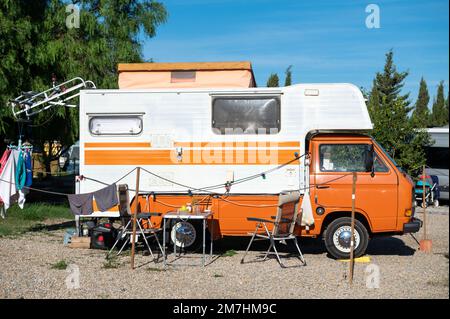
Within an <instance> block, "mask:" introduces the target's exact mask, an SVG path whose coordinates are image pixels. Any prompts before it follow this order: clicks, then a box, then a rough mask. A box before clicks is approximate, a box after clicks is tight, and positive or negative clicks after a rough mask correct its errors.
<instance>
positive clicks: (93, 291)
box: [0, 206, 449, 299]
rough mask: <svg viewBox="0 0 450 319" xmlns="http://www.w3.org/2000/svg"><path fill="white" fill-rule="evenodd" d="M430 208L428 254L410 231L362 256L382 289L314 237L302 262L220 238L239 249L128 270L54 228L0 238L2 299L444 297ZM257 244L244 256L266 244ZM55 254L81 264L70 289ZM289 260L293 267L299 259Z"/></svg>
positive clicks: (442, 216) (442, 247)
mask: <svg viewBox="0 0 450 319" xmlns="http://www.w3.org/2000/svg"><path fill="white" fill-rule="evenodd" d="M428 211H429V212H430V214H429V219H428V220H429V228H428V229H429V234H430V239H432V241H433V251H432V253H431V254H425V253H423V252H420V251H418V244H417V243H416V242H415V241H414V239H413V238H412V237H411V236H409V235H405V236H395V237H383V238H375V239H373V240H372V241H371V243H370V245H369V248H368V254H367V255H368V256H369V257H370V259H371V263H372V264H375V265H377V266H378V267H379V271H380V280H379V288H374V289H369V288H367V287H366V280H367V276H368V275H369V273H368V272H367V269H366V267H367V266H368V265H369V264H370V263H356V264H355V276H354V284H353V287H350V286H349V284H348V280H347V279H345V276H346V274H347V272H348V264H347V263H345V262H342V261H336V260H333V259H331V258H329V257H327V254H326V252H325V250H324V247H323V245H322V244H321V242H320V241H318V240H310V239H308V240H306V239H304V240H302V241H301V247H302V250H303V252H304V254H305V257H306V259H307V262H308V265H307V266H306V267H297V268H290V269H281V268H280V267H279V265H278V264H277V262H276V260H275V259H270V260H267V261H265V262H254V263H247V264H244V265H241V264H240V262H239V261H240V259H241V257H242V254H243V251H244V250H245V246H246V244H247V243H248V239H246V238H240V239H239V238H238V239H224V240H221V241H220V242H217V243H216V246H215V248H216V249H217V251H220V252H224V251H226V250H228V249H235V250H236V251H237V254H236V255H234V256H231V257H224V256H222V257H219V258H217V259H215V260H214V262H212V263H211V264H210V265H209V266H207V267H206V268H201V267H186V266H184V267H169V269H168V270H165V271H164V270H162V263H157V264H155V263H153V262H151V261H150V257H149V256H143V255H142V254H138V255H137V256H136V264H137V265H138V266H139V267H138V268H137V269H135V270H134V271H132V270H130V257H129V256H127V255H123V256H120V257H119V259H118V265H116V264H114V263H112V266H113V267H114V266H117V268H105V252H104V251H99V250H90V249H70V248H68V247H64V246H63V244H62V238H63V234H64V230H63V229H59V230H50V231H43V232H42V231H41V232H34V233H27V234H25V235H22V236H19V237H15V238H0V298H22V297H23V298H119V297H120V298H127V297H130V298H133V297H138V298H221V299H225V298H449V279H448V274H449V263H448V252H449V209H448V206H446V207H440V208H437V209H436V208H432V209H431V208H430V209H428ZM417 216H418V217H419V218H422V216H423V215H422V214H421V213H418V214H417ZM416 237H417V238H418V239H420V238H422V233H419V234H416ZM258 244H259V245H257V246H255V250H253V251H252V252H251V253H250V254H249V256H248V257H249V259H248V260H249V261H251V259H252V257H256V256H259V255H260V254H261V252H262V251H264V249H265V248H266V247H267V246H265V245H264V244H263V243H258ZM60 260H65V261H67V263H69V264H75V265H76V266H77V267H78V268H79V271H80V277H79V278H80V287H79V288H78V289H69V288H67V285H66V279H67V276H68V275H69V269H66V270H58V269H53V268H52V265H54V264H55V263H57V262H58V261H60ZM286 264H287V265H295V264H296V259H295V258H289V259H286ZM365 270H366V271H365Z"/></svg>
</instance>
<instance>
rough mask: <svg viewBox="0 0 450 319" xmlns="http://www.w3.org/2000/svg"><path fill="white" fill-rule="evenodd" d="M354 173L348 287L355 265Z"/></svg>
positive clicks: (351, 282)
mask: <svg viewBox="0 0 450 319" xmlns="http://www.w3.org/2000/svg"><path fill="white" fill-rule="evenodd" d="M356 180H357V175H356V172H353V183H352V217H351V220H352V221H351V232H350V262H349V272H350V276H349V282H350V285H352V284H353V269H354V265H355V259H354V250H355V199H356V195H355V193H356Z"/></svg>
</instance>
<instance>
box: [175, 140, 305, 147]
mask: <svg viewBox="0 0 450 319" xmlns="http://www.w3.org/2000/svg"><path fill="white" fill-rule="evenodd" d="M174 146H175V147H211V148H213V147H215V148H217V147H300V142H276V141H273V142H269V141H254V142H175V143H174Z"/></svg>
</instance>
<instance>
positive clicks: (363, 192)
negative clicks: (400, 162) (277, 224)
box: [311, 141, 398, 232]
mask: <svg viewBox="0 0 450 319" xmlns="http://www.w3.org/2000/svg"><path fill="white" fill-rule="evenodd" d="M370 146H371V144H368V143H364V142H355V143H351V142H349V143H347V142H344V143H343V142H339V143H336V142H334V141H332V142H331V141H320V142H319V141H318V142H316V143H313V145H312V147H313V153H314V154H315V155H316V156H314V159H313V162H312V167H311V168H312V170H313V172H312V174H311V183H312V184H313V185H311V186H313V187H312V188H311V193H312V194H311V195H312V198H311V201H312V205H313V209H314V212H315V211H316V208H317V207H319V206H320V207H323V208H325V214H323V215H322V216H317V214H315V218H318V219H321V218H324V217H325V216H326V214H327V213H329V212H334V211H347V212H348V211H351V204H352V197H351V192H352V191H351V189H352V172H353V171H356V172H357V174H358V175H357V176H358V177H357V178H358V179H357V182H356V202H355V203H356V210H357V211H359V212H361V213H363V214H365V215H366V217H367V218H368V221H369V224H370V226H371V229H372V231H373V232H381V231H392V230H395V229H396V225H397V204H398V203H397V196H398V195H397V189H398V187H397V186H398V179H397V174H396V173H395V171H394V169H393V168H392V167H390V166H389V164H388V162H387V160H386V159H385V160H383V158H382V156H381V154H380V153H377V152H376V151H375V152H376V154H375V175H374V176H373V177H372V176H371V173H370V172H365V164H364V162H365V161H364V157H365V156H364V152H365V151H367V149H369V148H370Z"/></svg>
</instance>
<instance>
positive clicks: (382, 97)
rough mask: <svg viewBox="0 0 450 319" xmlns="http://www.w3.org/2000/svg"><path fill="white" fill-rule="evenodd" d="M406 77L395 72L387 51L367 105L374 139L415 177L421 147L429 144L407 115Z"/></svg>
mask: <svg viewBox="0 0 450 319" xmlns="http://www.w3.org/2000/svg"><path fill="white" fill-rule="evenodd" d="M406 76H407V73H406V72H397V70H396V67H395V65H394V62H393V52H392V51H389V52H388V53H387V54H386V64H385V67H384V71H383V72H382V73H377V74H376V77H375V80H374V82H373V87H372V91H371V96H370V98H369V101H368V108H369V110H370V113H371V114H370V115H371V118H372V122H373V124H374V129H373V131H372V132H371V133H372V135H373V136H374V138H375V139H376V140H377V141H378V142H379V143H380V144H381V145H382V146H383V147H384V148H385V149H386V151H387V152H388V153H389V154H390V155H391V156H392V157H393V158H394V159H395V160H396V161H397V164H398V165H400V166H401V167H403V168H404V169H405V170H406V171H407V172H408V173H409V174H410V175H413V176H415V175H417V174H418V173H419V171H420V168H421V166H422V165H423V164H425V152H424V147H425V146H426V145H428V144H429V143H430V137H429V134H428V133H427V132H426V131H425V130H418V129H416V128H415V127H414V124H413V121H411V120H410V118H409V117H408V113H409V112H410V111H411V108H410V107H409V102H408V100H407V99H408V94H406V95H401V94H400V91H401V88H402V87H403V81H404V79H405V77H406Z"/></svg>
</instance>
